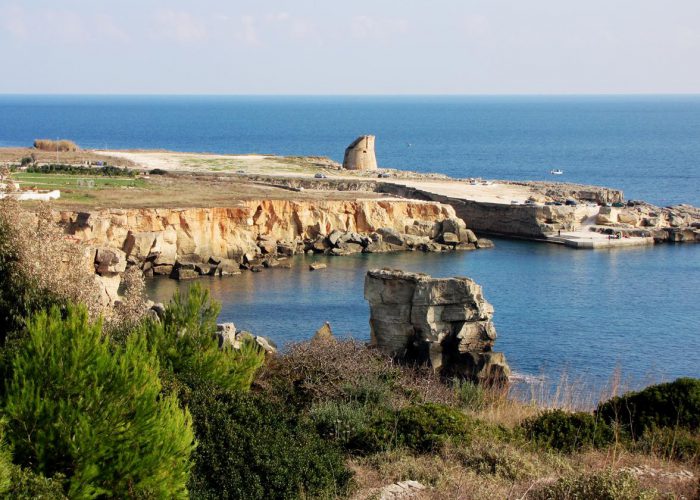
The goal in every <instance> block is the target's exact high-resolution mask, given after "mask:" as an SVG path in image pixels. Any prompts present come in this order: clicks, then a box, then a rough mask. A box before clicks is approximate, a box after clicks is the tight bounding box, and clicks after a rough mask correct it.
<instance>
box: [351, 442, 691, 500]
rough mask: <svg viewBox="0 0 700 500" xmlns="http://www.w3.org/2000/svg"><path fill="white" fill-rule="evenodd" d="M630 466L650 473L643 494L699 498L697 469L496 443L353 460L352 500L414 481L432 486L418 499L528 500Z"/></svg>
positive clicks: (644, 458) (633, 457)
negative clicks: (684, 474) (560, 484)
mask: <svg viewBox="0 0 700 500" xmlns="http://www.w3.org/2000/svg"><path fill="white" fill-rule="evenodd" d="M630 467H638V468H640V467H641V468H642V470H647V471H650V473H649V474H642V475H635V478H636V480H637V481H638V483H639V486H640V488H641V489H644V490H655V491H656V495H657V496H656V498H677V499H681V498H686V499H691V498H697V496H696V495H697V488H698V482H697V481H698V480H697V477H698V476H697V475H698V470H697V469H691V472H693V473H694V474H695V478H690V479H684V478H681V477H680V476H674V475H673V474H674V473H678V472H680V471H681V470H684V469H685V470H688V468H686V467H683V466H682V465H679V464H669V463H665V462H663V461H659V460H657V459H655V458H654V457H649V456H646V455H635V454H625V455H623V456H621V457H618V458H617V459H615V460H613V459H612V458H611V453H610V452H609V451H608V450H602V451H588V452H586V453H582V454H574V455H570V456H567V455H558V454H551V453H545V452H541V451H536V450H529V449H526V448H523V447H522V446H521V445H516V444H510V443H493V442H491V441H481V442H476V443H472V444H470V445H466V446H464V447H461V448H458V447H455V446H454V445H450V446H447V447H445V448H444V449H443V450H442V451H441V452H439V453H434V454H429V455H416V454H413V453H410V452H408V451H406V450H392V451H387V452H382V453H378V454H375V455H372V456H369V457H363V458H355V459H352V460H351V461H350V468H351V469H352V470H353V472H354V473H355V492H354V494H353V495H352V497H351V498H353V499H357V500H359V499H363V498H377V497H378V494H379V492H380V491H381V489H382V488H383V487H384V486H387V485H389V484H392V483H395V482H398V481H405V480H409V479H410V480H414V481H419V482H420V483H422V484H424V485H425V486H427V487H428V489H427V490H426V491H425V492H423V493H422V494H421V495H420V496H419V497H417V498H426V499H433V498H434V499H477V500H480V499H484V500H486V499H493V498H503V499H513V500H515V499H527V498H532V497H533V496H534V494H535V492H537V491H538V490H539V489H541V488H542V487H543V486H545V485H548V484H551V483H554V482H555V481H556V480H557V479H559V478H562V477H571V476H573V475H576V474H578V473H584V474H605V473H606V472H608V471H613V472H617V473H619V472H626V471H628V470H629V468H630ZM644 467H646V469H645V468H644ZM621 498H622V497H621ZM625 498H626V497H625Z"/></svg>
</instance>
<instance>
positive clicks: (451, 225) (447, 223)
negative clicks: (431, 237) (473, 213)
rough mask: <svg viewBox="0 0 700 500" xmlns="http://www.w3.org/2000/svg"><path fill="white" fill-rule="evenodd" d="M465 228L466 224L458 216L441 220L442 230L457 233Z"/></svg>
mask: <svg viewBox="0 0 700 500" xmlns="http://www.w3.org/2000/svg"><path fill="white" fill-rule="evenodd" d="M462 229H467V224H466V223H465V222H464V221H463V220H462V219H460V218H458V217H450V218H449V219H445V220H444V221H442V232H443V233H446V232H447V233H453V234H459V232H460V230H462Z"/></svg>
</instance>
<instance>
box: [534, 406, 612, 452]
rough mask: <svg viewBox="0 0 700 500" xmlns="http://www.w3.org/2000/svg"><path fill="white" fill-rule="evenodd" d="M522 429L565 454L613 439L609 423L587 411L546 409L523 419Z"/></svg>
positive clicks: (596, 445)
mask: <svg viewBox="0 0 700 500" xmlns="http://www.w3.org/2000/svg"><path fill="white" fill-rule="evenodd" d="M523 429H524V430H525V435H526V436H527V438H529V439H530V440H532V441H534V442H535V443H537V444H538V445H539V446H542V447H545V448H552V449H555V450H558V451H562V452H565V453H573V452H574V451H577V450H580V449H582V448H586V447H601V446H606V445H607V444H609V443H611V442H612V440H613V438H614V434H613V430H612V428H611V427H610V426H609V425H607V424H606V423H605V422H603V421H601V420H599V419H596V417H595V416H593V415H591V414H590V413H585V412H575V413H568V412H565V411H563V410H551V411H547V412H545V413H543V414H541V415H539V416H537V417H533V418H530V419H528V420H526V421H525V422H523Z"/></svg>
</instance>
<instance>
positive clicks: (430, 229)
mask: <svg viewBox="0 0 700 500" xmlns="http://www.w3.org/2000/svg"><path fill="white" fill-rule="evenodd" d="M440 228H441V224H440V223H439V222H429V221H421V220H416V221H413V224H409V225H407V226H406V228H405V230H404V232H405V233H406V234H410V235H411V236H427V237H428V238H430V239H431V240H434V239H435V238H437V237H438V235H439V234H440Z"/></svg>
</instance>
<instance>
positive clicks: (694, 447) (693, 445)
mask: <svg viewBox="0 0 700 500" xmlns="http://www.w3.org/2000/svg"><path fill="white" fill-rule="evenodd" d="M636 447H637V448H638V449H639V450H640V451H642V452H644V453H653V454H654V455H657V456H659V457H661V458H663V459H675V460H682V461H685V462H691V463H694V464H697V463H699V462H700V435H698V434H697V433H692V432H690V431H689V430H687V429H683V428H682V427H675V428H672V427H662V428H652V429H647V430H646V431H644V434H642V437H641V438H640V439H639V440H638V441H637V443H636Z"/></svg>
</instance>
